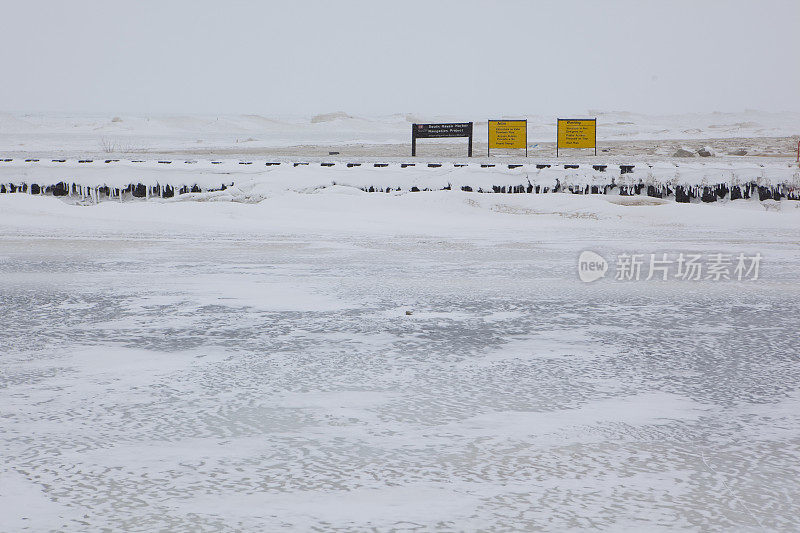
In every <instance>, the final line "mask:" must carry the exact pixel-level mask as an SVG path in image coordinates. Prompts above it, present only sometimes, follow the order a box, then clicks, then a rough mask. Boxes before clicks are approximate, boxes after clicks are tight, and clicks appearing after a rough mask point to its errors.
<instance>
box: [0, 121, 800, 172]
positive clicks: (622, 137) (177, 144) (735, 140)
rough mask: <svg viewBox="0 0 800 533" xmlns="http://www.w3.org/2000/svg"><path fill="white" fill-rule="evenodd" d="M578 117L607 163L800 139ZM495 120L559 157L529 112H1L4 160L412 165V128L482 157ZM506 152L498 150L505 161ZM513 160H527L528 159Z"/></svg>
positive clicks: (720, 124) (442, 148)
mask: <svg viewBox="0 0 800 533" xmlns="http://www.w3.org/2000/svg"><path fill="white" fill-rule="evenodd" d="M573 115H574V114H573ZM577 116H585V117H596V118H597V140H598V157H600V158H602V159H604V160H609V159H610V160H617V158H622V159H625V160H631V159H643V158H644V159H647V158H652V157H659V158H664V157H671V156H672V155H673V154H674V153H675V152H676V151H677V150H678V149H680V148H681V147H687V148H689V149H691V150H692V151H696V150H698V149H700V148H703V147H704V146H706V145H710V146H711V147H712V148H713V149H714V150H715V152H716V153H717V154H718V156H720V157H726V156H729V155H731V154H736V153H741V151H742V150H744V151H745V152H747V153H746V154H745V157H747V158H748V159H750V158H753V157H755V158H757V159H759V160H760V159H763V158H774V157H778V158H784V159H786V158H788V157H789V156H791V155H792V154H793V153H794V150H795V148H796V146H797V141H798V140H800V138H799V137H798V135H800V114H799V113H766V112H761V111H744V112H739V113H706V114H685V115H666V116H650V115H640V114H635V113H627V112H603V111H594V110H588V111H586V112H584V113H577ZM488 118H495V119H501V118H527V119H528V141H529V156H530V157H531V158H549V159H555V144H554V142H553V141H554V139H555V136H556V118H557V117H555V116H540V115H536V114H526V113H520V114H519V115H518V116H514V117H472V116H455V117H450V116H425V115H418V114H397V115H389V116H366V117H361V116H352V115H348V114H347V113H342V112H339V113H329V114H324V115H316V116H287V117H264V116H260V115H239V116H200V115H170V116H164V115H153V116H141V115H134V116H131V115H124V114H121V115H52V114H51V115H41V114H28V115H26V114H19V113H17V114H10V113H0V155H12V156H13V155H22V156H23V157H24V155H29V156H44V157H47V156H53V155H61V156H67V157H86V156H102V155H113V156H128V157H130V156H131V155H132V156H133V157H134V158H136V157H143V156H146V155H147V154H151V155H156V156H162V155H163V156H169V155H173V156H176V157H181V156H187V157H188V156H197V157H223V156H228V157H236V156H243V157H257V156H270V157H274V156H284V157H309V156H327V155H328V152H329V151H339V152H340V153H341V155H342V157H408V156H409V152H410V131H411V124H412V123H415V122H464V121H473V122H474V123H475V156H476V157H478V158H480V157H483V156H485V150H486V148H485V147H486V143H485V141H486V129H487V125H486V119H488ZM562 118H567V117H563V116H562ZM418 152H419V156H420V157H423V158H424V157H434V158H436V157H441V156H447V157H449V158H454V157H455V158H462V157H464V156H465V155H466V146H465V142H464V141H463V140H456V142H453V140H451V139H438V140H425V141H424V142H423V141H421V142H420V143H419V146H418ZM503 153H504V152H503V151H495V155H496V156H500V155H502V154H503ZM508 153H509V152H506V154H508ZM511 155H513V156H514V157H517V158H518V157H519V155H520V153H519V152H516V153H514V152H511ZM560 156H561V157H562V158H564V159H567V160H573V159H576V158H582V159H586V160H587V161H591V160H595V161H596V160H597V158H595V157H594V156H591V157H590V156H587V152H586V151H574V150H573V151H562V152H561V154H560ZM737 157H742V156H737Z"/></svg>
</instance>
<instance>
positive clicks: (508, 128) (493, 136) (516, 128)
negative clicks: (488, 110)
mask: <svg viewBox="0 0 800 533" xmlns="http://www.w3.org/2000/svg"><path fill="white" fill-rule="evenodd" d="M488 130H489V131H488V135H489V139H488V142H487V145H488V146H487V148H486V157H490V156H491V152H492V148H525V157H528V121H527V120H490V121H489V129H488Z"/></svg>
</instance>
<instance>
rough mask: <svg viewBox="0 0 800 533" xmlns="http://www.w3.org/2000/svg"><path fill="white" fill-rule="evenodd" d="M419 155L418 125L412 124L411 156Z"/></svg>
mask: <svg viewBox="0 0 800 533" xmlns="http://www.w3.org/2000/svg"><path fill="white" fill-rule="evenodd" d="M416 155H417V125H416V124H412V125H411V157H414V156H416Z"/></svg>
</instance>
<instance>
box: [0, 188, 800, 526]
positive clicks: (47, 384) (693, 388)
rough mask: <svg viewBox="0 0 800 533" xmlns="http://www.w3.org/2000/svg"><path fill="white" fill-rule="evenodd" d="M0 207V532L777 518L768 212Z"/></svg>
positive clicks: (790, 480)
mask: <svg viewBox="0 0 800 533" xmlns="http://www.w3.org/2000/svg"><path fill="white" fill-rule="evenodd" d="M8 196H9V198H4V199H2V200H1V201H2V204H0V230H1V231H0V234H1V235H2V237H0V274H1V275H2V278H1V279H2V283H1V284H0V303H2V305H1V306H0V327H1V328H2V333H0V339H2V340H1V342H0V429H2V431H0V456H2V458H3V460H2V464H0V530H3V531H13V530H24V529H25V528H26V527H27V528H30V529H31V530H47V529H61V528H63V529H65V530H70V531H80V530H92V531H95V530H99V529H101V528H104V527H107V528H112V529H115V530H129V531H137V530H138V531H153V530H171V531H190V530H191V531H197V530H205V531H215V530H240V529H249V530H276V529H279V528H281V527H290V528H293V529H298V530H311V529H317V530H342V531H345V530H346V531H352V530H367V529H372V528H377V529H379V530H429V529H436V530H439V529H440V530H475V529H486V530H498V531H510V530H553V531H565V530H572V529H575V530H579V529H592V528H601V529H612V530H630V531H652V530H687V529H688V530H697V531H708V530H717V531H718V530H728V531H731V530H735V531H742V530H743V531H747V530H753V531H761V530H775V531H789V530H796V529H798V528H800V519H799V518H798V516H800V482H798V479H800V385H799V384H800V363H798V330H800V300H799V299H798V296H799V295H800V284H798V281H800V275H799V274H798V272H800V252H798V244H800V229H798V228H800V225H798V223H797V222H798V218H797V216H796V215H795V214H794V211H795V209H791V211H792V212H791V213H786V212H780V213H772V212H762V211H763V210H761V208H760V207H756V208H755V209H757V210H756V211H754V210H748V209H737V208H734V207H712V206H698V205H685V206H683V205H669V206H648V207H623V206H613V205H611V204H607V207H603V206H605V205H606V203H604V202H603V201H602V200H597V201H595V200H594V199H593V200H591V201H589V199H588V198H587V199H584V198H574V199H571V198H567V199H565V200H563V201H564V202H567V203H569V205H565V206H561V207H559V206H556V207H555V208H551V210H550V211H547V212H541V211H540V209H541V208H542V205H544V204H538V203H535V202H541V201H542V200H540V199H535V198H516V199H513V200H507V199H505V198H502V197H501V199H502V200H496V199H495V198H494V197H497V196H500V195H482V196H481V197H480V198H478V195H469V194H462V193H456V192H452V193H449V194H441V193H419V194H418V195H417V196H414V195H404V196H398V197H392V198H386V199H383V198H384V197H380V198H381V199H379V198H378V197H376V196H364V195H355V196H351V195H349V194H344V193H341V191H339V193H336V194H334V193H331V194H328V195H321V196H322V197H324V198H320V195H292V196H291V198H282V199H280V198H279V199H275V200H266V201H265V202H262V204H259V205H257V206H246V205H230V204H225V205H208V204H192V205H183V204H182V205H176V204H159V205H151V204H145V203H142V204H137V205H129V204H125V205H122V204H119V205H101V206H96V207H76V206H65V205H63V204H60V203H59V202H58V201H57V200H53V199H38V198H28V197H21V198H15V197H14V196H15V195H8ZM323 199H324V200H325V203H324V204H323V203H320V202H321V200H323ZM499 201H503V202H516V203H515V204H498V203H497V202H499ZM553 201H556V200H553ZM557 201H559V202H560V201H562V200H557ZM14 202H16V203H14ZM470 202H471V203H470ZM526 202H528V203H526ZM530 202H534V203H530ZM570 202H572V203H570ZM597 202H600V203H597ZM323 205H324V206H327V207H326V208H323V207H322V206H323ZM355 205H360V206H362V207H363V208H364V209H365V211H362V212H358V213H355V214H354V213H353V206H355ZM548 205H551V206H552V205H554V204H548ZM287 206H288V207H287ZM498 206H502V207H498ZM324 209H327V211H325V210H324ZM553 209H555V210H553ZM626 210H627V211H626ZM433 211H438V212H440V213H443V214H441V215H432V214H431V213H432V212H433ZM784 211H785V209H784ZM797 211H800V210H797ZM437 216H441V218H437ZM292 217H294V218H292ZM691 220H701V221H703V223H702V224H691V223H687V224H684V222H686V221H691ZM359 224H361V226H360V227H359ZM426 224H427V227H426V226H425V225H426ZM387 228H388V229H387ZM583 250H594V251H596V252H599V253H600V254H601V255H603V256H604V257H607V258H609V259H610V258H612V257H614V256H615V255H616V254H620V253H623V252H628V253H630V252H631V251H636V252H638V253H643V254H650V253H662V252H666V253H679V252H687V251H697V252H703V253H706V252H725V253H733V254H736V253H740V252H745V253H755V252H760V253H761V254H762V255H763V256H764V262H763V265H762V271H761V274H760V278H759V279H758V280H756V281H747V282H745V281H742V282H738V281H720V282H713V281H700V282H690V281H680V280H671V281H667V282H663V281H655V280H651V281H644V280H642V281H638V282H636V281H631V282H622V281H614V280H613V279H608V278H613V272H610V273H609V275H608V276H607V279H603V280H600V281H597V282H595V283H591V284H584V283H582V282H580V281H579V280H578V278H577V273H576V263H577V257H578V255H579V253H580V252H581V251H583ZM612 268H613V266H612ZM407 311H409V312H411V314H407V313H406V312H407Z"/></svg>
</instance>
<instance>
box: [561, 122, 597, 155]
mask: <svg viewBox="0 0 800 533" xmlns="http://www.w3.org/2000/svg"><path fill="white" fill-rule="evenodd" d="M559 148H594V149H595V154H596V153H597V119H596V118H590V119H565V118H560V119H558V135H557V145H556V155H557V154H558V149H559Z"/></svg>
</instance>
